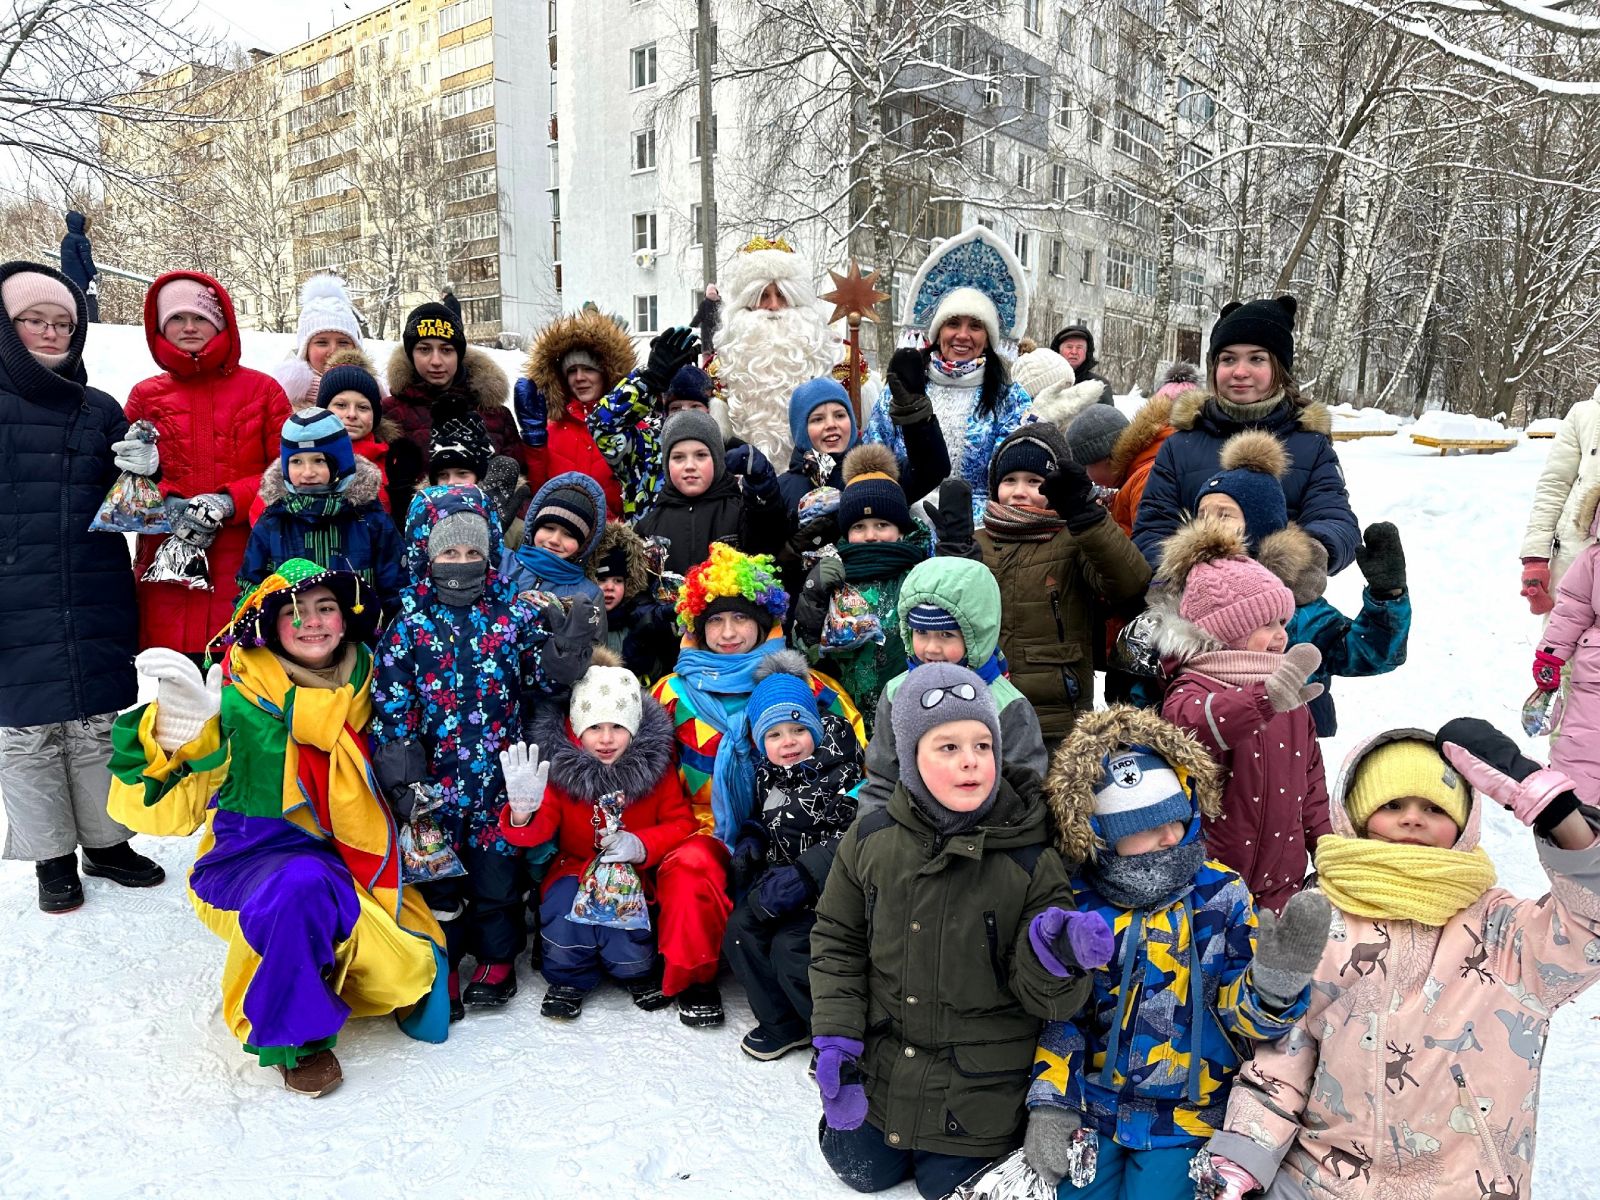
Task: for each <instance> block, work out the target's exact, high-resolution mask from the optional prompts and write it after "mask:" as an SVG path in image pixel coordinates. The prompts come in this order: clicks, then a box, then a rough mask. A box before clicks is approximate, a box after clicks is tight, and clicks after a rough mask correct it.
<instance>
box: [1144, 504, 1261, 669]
mask: <svg viewBox="0 0 1600 1200" xmlns="http://www.w3.org/2000/svg"><path fill="white" fill-rule="evenodd" d="M1248 557H1250V556H1249V554H1248V552H1247V551H1246V550H1245V545H1244V541H1243V539H1242V538H1240V537H1239V535H1238V534H1236V533H1234V532H1233V530H1232V529H1230V528H1229V527H1228V526H1226V525H1223V524H1222V523H1221V522H1220V521H1216V520H1213V519H1210V518H1206V517H1196V518H1195V519H1194V520H1191V521H1188V522H1186V523H1184V524H1183V525H1180V526H1179V527H1178V530H1177V532H1176V533H1174V534H1173V535H1172V536H1171V537H1169V538H1168V539H1167V540H1166V541H1164V542H1162V543H1161V565H1160V566H1159V567H1157V568H1156V572H1155V578H1156V579H1157V580H1158V581H1159V582H1158V584H1157V585H1155V586H1153V587H1152V588H1151V589H1150V596H1149V604H1148V608H1149V611H1150V612H1152V613H1153V614H1155V618H1156V622H1155V631H1154V633H1153V635H1152V637H1151V644H1152V645H1153V646H1154V648H1155V650H1156V652H1157V653H1158V654H1160V655H1161V657H1162V658H1164V659H1172V660H1175V661H1177V662H1180V663H1181V662H1188V661H1189V660H1190V659H1191V658H1193V657H1194V656H1195V655H1197V654H1205V653H1207V652H1208V651H1212V650H1223V649H1226V647H1225V646H1224V645H1223V644H1222V642H1221V641H1219V640H1218V639H1217V638H1215V637H1213V636H1212V635H1211V634H1209V633H1207V632H1206V631H1205V630H1203V629H1201V628H1200V626H1198V625H1196V624H1195V623H1194V622H1193V621H1190V620H1188V619H1187V618H1185V617H1183V616H1180V615H1179V613H1178V604H1179V602H1180V601H1181V600H1182V598H1183V589H1184V585H1185V584H1186V583H1187V582H1188V579H1189V572H1190V571H1192V570H1194V568H1195V567H1197V566H1199V565H1200V564H1201V563H1204V562H1214V561H1215V560H1217V559H1219V558H1248Z"/></svg>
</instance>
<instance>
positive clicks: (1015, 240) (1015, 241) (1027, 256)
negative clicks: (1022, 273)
mask: <svg viewBox="0 0 1600 1200" xmlns="http://www.w3.org/2000/svg"><path fill="white" fill-rule="evenodd" d="M1011 248H1012V249H1013V250H1015V251H1016V252H1017V261H1018V262H1019V263H1021V264H1022V265H1023V266H1025V267H1031V266H1033V234H1031V233H1029V232H1028V231H1027V230H1026V229H1019V230H1017V232H1016V233H1015V234H1014V235H1012V238H1011Z"/></svg>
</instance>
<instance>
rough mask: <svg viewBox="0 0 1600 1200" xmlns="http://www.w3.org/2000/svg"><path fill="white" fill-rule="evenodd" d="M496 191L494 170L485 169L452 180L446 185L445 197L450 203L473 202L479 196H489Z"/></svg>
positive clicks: (491, 168)
mask: <svg viewBox="0 0 1600 1200" xmlns="http://www.w3.org/2000/svg"><path fill="white" fill-rule="evenodd" d="M494 190H495V178H494V168H493V167H483V168H482V169H480V170H477V171H468V172H467V173H466V174H464V175H456V176H454V177H453V178H451V179H450V180H449V181H447V182H446V183H445V188H444V196H445V199H446V200H448V201H456V200H473V199H476V198H477V197H479V196H487V195H489V194H490V193H491V192H493V191H494Z"/></svg>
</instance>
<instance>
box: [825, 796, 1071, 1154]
mask: <svg viewBox="0 0 1600 1200" xmlns="http://www.w3.org/2000/svg"><path fill="white" fill-rule="evenodd" d="M1052 905H1058V906H1060V907H1062V908H1068V909H1070V908H1071V907H1072V889H1071V887H1070V886H1069V885H1068V881H1067V871H1066V868H1065V867H1064V866H1063V865H1062V862H1061V859H1060V857H1059V856H1058V855H1057V853H1056V851H1055V849H1054V848H1053V847H1052V846H1051V845H1050V834H1049V831H1048V828H1047V824H1046V816H1045V805H1044V799H1043V796H1042V795H1041V794H1040V793H1039V792H1037V791H1036V790H1034V791H1031V794H1030V795H1027V796H1022V795H1019V794H1018V793H1017V792H1016V791H1014V790H1013V789H1012V787H1011V786H1010V785H1009V784H1006V783H1002V784H1001V789H1000V795H999V797H998V799H997V800H996V802H995V807H994V809H993V811H992V812H991V814H990V817H989V819H988V820H987V821H986V822H985V823H984V824H982V825H980V826H978V827H977V828H976V829H972V830H969V831H968V832H966V833H958V834H955V835H953V836H951V837H950V838H949V839H948V840H946V841H943V842H941V841H940V838H939V835H938V833H937V831H936V830H935V829H934V827H933V826H932V824H931V823H930V822H928V821H927V820H926V819H925V818H924V817H923V816H922V814H921V813H919V812H918V811H917V809H916V807H915V806H914V805H913V804H912V802H911V799H910V797H909V795H908V794H907V792H906V790H905V788H904V786H898V787H896V789H895V792H894V795H893V796H892V797H891V798H890V800H889V806H888V808H887V809H880V810H877V811H874V812H868V813H866V814H864V815H863V816H862V817H861V819H859V820H858V821H857V822H856V823H855V824H854V825H853V826H851V828H850V831H849V832H848V833H846V834H845V836H844V838H843V840H842V841H841V842H840V845H839V852H838V856H837V858H836V859H835V862H834V867H833V870H832V872H831V873H830V874H829V876H828V883H827V887H826V888H824V890H823V893H822V898H821V899H820V900H819V901H818V902H817V923H816V926H815V928H814V929H813V930H812V934H811V992H812V997H813V1001H814V1009H813V1012H812V1018H811V1029H812V1033H813V1034H815V1035H816V1036H818V1037H828V1036H837V1037H850V1038H857V1039H859V1040H861V1041H862V1042H864V1043H865V1045H866V1051H865V1053H864V1054H863V1056H862V1060H861V1069H862V1074H863V1076H864V1082H865V1084H866V1089H867V1104H868V1119H869V1120H870V1121H871V1122H872V1124H873V1125H875V1126H876V1127H877V1128H879V1129H881V1130H882V1131H883V1134H884V1137H885V1138H886V1139H887V1140H888V1142H889V1144H890V1145H892V1146H896V1147H899V1148H901V1149H905V1150H910V1149H917V1150H927V1151H932V1152H934V1153H938V1154H956V1155H963V1156H968V1157H973V1158H988V1157H995V1156H997V1155H1000V1154H1003V1153H1005V1152H1006V1151H1007V1150H1009V1149H1011V1148H1012V1147H1013V1146H1015V1145H1016V1144H1017V1140H1018V1137H1019V1136H1020V1132H1021V1129H1022V1124H1023V1121H1024V1119H1025V1116H1026V1113H1025V1109H1024V1102H1025V1100H1026V1099H1027V1094H1028V1082H1029V1075H1030V1072H1031V1069H1032V1064H1033V1055H1034V1049H1035V1046H1036V1043H1037V1041H1038V1036H1039V1031H1040V1028H1041V1026H1042V1023H1043V1021H1044V1020H1046V1019H1051V1020H1065V1019H1067V1018H1068V1017H1070V1016H1071V1015H1072V1014H1073V1013H1076V1012H1077V1011H1078V1009H1079V1008H1080V1007H1081V1006H1082V1005H1083V1003H1084V1001H1085V1000H1086V999H1087V998H1088V996H1089V980H1088V978H1087V977H1085V976H1076V977H1074V978H1072V979H1058V978H1056V977H1055V976H1053V975H1051V974H1050V973H1049V972H1048V971H1046V970H1045V968H1044V967H1043V965H1041V964H1040V962H1039V959H1038V957H1037V955H1035V953H1034V951H1033V948H1032V946H1031V945H1030V944H1029V941H1028V925H1029V923H1030V922H1031V921H1032V920H1033V918H1034V916H1035V915H1037V914H1038V913H1040V912H1043V911H1044V910H1045V909H1046V908H1049V907H1050V906H1052Z"/></svg>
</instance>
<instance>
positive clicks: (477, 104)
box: [439, 81, 494, 121]
mask: <svg viewBox="0 0 1600 1200" xmlns="http://www.w3.org/2000/svg"><path fill="white" fill-rule="evenodd" d="M493 105H494V83H493V82H492V81H489V82H484V83H475V84H473V85H472V86H471V87H468V88H461V89H460V90H459V91H454V92H446V93H445V94H444V95H442V96H440V97H439V119H440V120H441V121H448V120H449V119H450V118H451V117H459V116H464V115H465V114H467V113H470V112H478V111H479V110H481V109H485V108H490V107H492V106H493Z"/></svg>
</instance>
